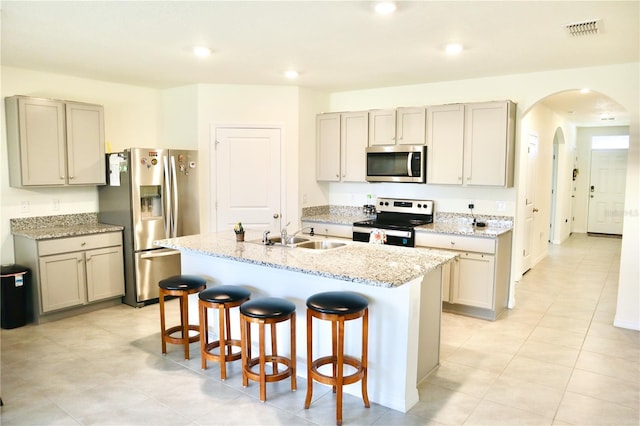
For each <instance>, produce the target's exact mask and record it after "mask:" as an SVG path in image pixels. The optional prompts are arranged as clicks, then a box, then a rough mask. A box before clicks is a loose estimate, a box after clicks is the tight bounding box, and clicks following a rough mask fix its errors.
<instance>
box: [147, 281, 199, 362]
mask: <svg viewBox="0 0 640 426" xmlns="http://www.w3.org/2000/svg"><path fill="white" fill-rule="evenodd" d="M158 285H159V287H160V296H159V302H160V333H161V336H162V353H163V354H166V353H167V343H172V344H175V345H184V359H189V343H193V342H197V341H198V340H200V326H198V325H189V295H190V294H194V293H199V292H201V291H202V290H204V289H205V288H206V287H207V280H205V279H204V278H200V277H198V276H195V275H174V276H173V277H169V278H166V279H164V280H161V281H160V282H159V283H158ZM165 296H177V297H179V298H180V325H176V326H175V327H170V328H166V324H165V318H164V298H165ZM189 330H193V331H197V332H198V334H194V335H193V336H189ZM178 331H179V332H180V337H172V336H171V335H172V334H173V333H176V332H178Z"/></svg>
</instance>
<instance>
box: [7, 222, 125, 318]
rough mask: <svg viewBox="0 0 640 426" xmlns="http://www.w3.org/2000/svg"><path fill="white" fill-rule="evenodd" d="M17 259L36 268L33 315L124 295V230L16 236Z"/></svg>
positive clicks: (39, 316)
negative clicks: (41, 237)
mask: <svg viewBox="0 0 640 426" xmlns="http://www.w3.org/2000/svg"><path fill="white" fill-rule="evenodd" d="M14 245H15V253H16V262H17V263H19V264H24V265H25V266H29V267H31V268H32V270H33V274H32V279H33V283H32V286H33V294H32V296H33V297H32V298H33V315H34V317H35V318H34V319H35V320H36V322H39V320H40V318H41V317H43V316H46V315H48V314H51V313H56V312H58V311H60V310H65V309H71V308H77V307H85V306H90V305H92V304H95V303H97V302H101V301H105V300H108V299H116V298H120V297H121V296H124V263H123V254H122V233H121V232H108V233H102V234H92V235H86V236H80V237H69V238H56V239H50V240H39V241H36V240H31V239H27V238H24V237H17V236H14Z"/></svg>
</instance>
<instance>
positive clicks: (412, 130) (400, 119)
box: [396, 107, 426, 145]
mask: <svg viewBox="0 0 640 426" xmlns="http://www.w3.org/2000/svg"><path fill="white" fill-rule="evenodd" d="M396 120H397V123H396V126H397V127H396V141H397V143H398V145H424V141H425V126H426V117H425V109H424V108H422V107H411V108H398V109H397V111H396Z"/></svg>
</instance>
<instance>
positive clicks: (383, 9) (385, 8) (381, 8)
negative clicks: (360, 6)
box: [374, 1, 396, 15]
mask: <svg viewBox="0 0 640 426" xmlns="http://www.w3.org/2000/svg"><path fill="white" fill-rule="evenodd" d="M374 9H375V11H376V13H377V14H378V15H391V14H392V13H393V12H395V11H396V4H395V3H394V2H392V1H381V2H378V3H376V5H375V7H374Z"/></svg>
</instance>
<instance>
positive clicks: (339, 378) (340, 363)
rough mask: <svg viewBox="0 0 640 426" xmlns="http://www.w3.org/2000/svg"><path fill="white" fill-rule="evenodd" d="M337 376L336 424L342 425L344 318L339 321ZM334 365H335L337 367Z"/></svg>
mask: <svg viewBox="0 0 640 426" xmlns="http://www.w3.org/2000/svg"><path fill="white" fill-rule="evenodd" d="M337 351H338V355H337V359H336V364H337V375H336V386H335V387H336V388H337V390H338V395H337V398H336V424H337V425H338V426H341V425H342V385H343V379H344V318H340V319H339V320H338V342H337ZM336 364H334V365H336Z"/></svg>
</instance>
